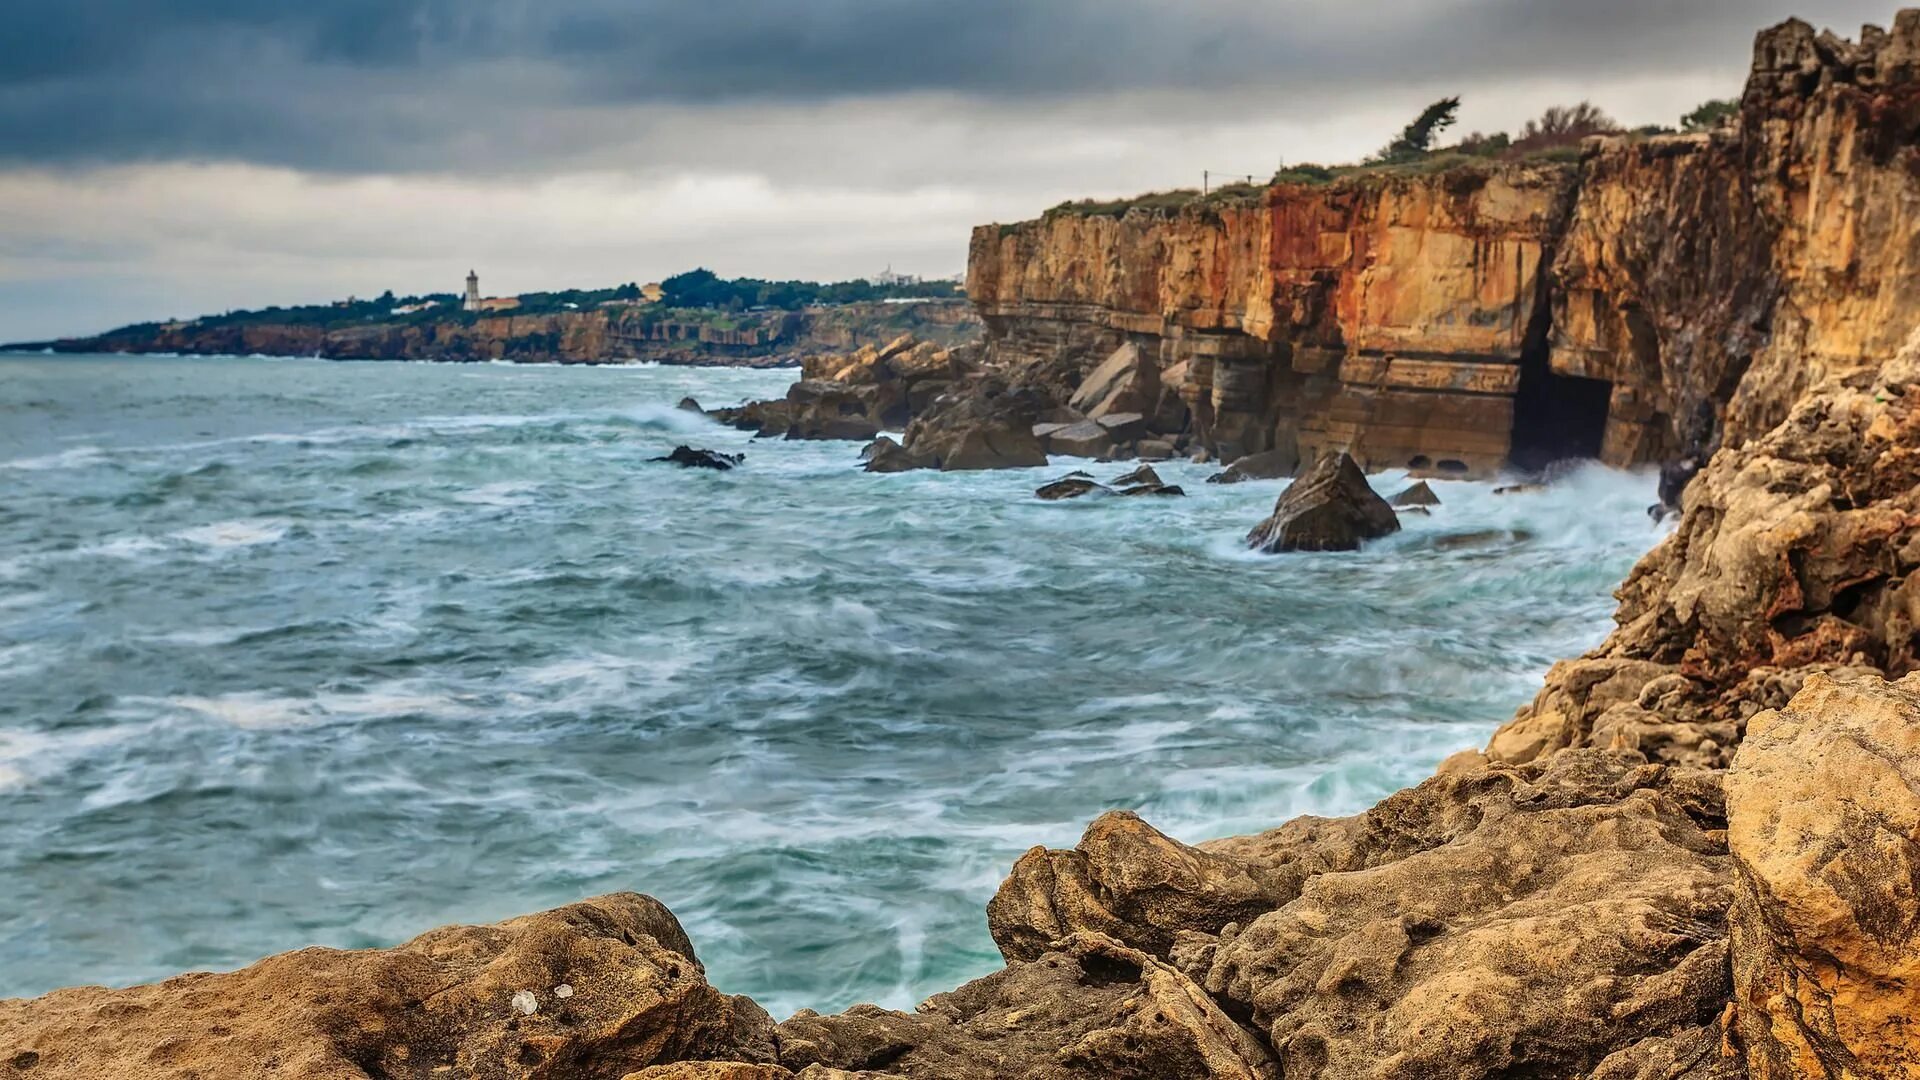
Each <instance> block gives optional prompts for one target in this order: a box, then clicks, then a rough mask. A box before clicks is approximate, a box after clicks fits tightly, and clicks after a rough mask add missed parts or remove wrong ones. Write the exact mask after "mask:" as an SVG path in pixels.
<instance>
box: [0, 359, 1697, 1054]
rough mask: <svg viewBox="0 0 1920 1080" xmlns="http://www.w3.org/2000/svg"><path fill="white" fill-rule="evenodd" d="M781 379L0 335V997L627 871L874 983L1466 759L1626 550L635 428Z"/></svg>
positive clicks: (778, 970) (1647, 481)
mask: <svg viewBox="0 0 1920 1080" xmlns="http://www.w3.org/2000/svg"><path fill="white" fill-rule="evenodd" d="M795 377H796V373H795V372H794V371H790V370H787V371H782V370H773V371H746V370H732V369H723V368H685V367H655V366H631V367H574V366H568V367H547V366H517V365H501V364H491V365H487V364H483V365H455V364H411V363H379V362H367V363H355V362H337V361H323V360H298V359H288V360H268V359H263V358H182V357H124V356H61V357H52V356H39V355H33V356H8V357H0V883H3V885H4V887H0V997H5V996H24V995H35V994H40V993H43V992H45V991H48V990H51V989H54V988H56V987H60V986H67V985H74V984H106V985H112V986H119V985H126V984H131V983H136V982H143V981H149V980H154V979H159V978H163V977H166V976H168V975H172V974H174V973H176V972H180V971H185V970H196V969H214V970H218V969H229V968H234V967H238V966H243V965H245V964H248V963H250V962H252V961H254V960H256V959H259V958H260V957H263V956H266V955H268V954H271V953H275V952H280V951H283V950H287V949H292V948H297V947H301V946H306V945H312V944H322V945H330V946H338V947H345V948H363V947H372V946H386V945H391V944H394V943H397V942H400V941H403V940H405V939H407V938H409V937H411V936H413V935H415V934H418V933H420V932H423V931H425V930H428V929H430V928H433V927H436V926H440V925H443V924H447V923H456V922H488V921H493V920H498V919H502V918H506V917H509V916H513V915H517V914H522V913H527V912H532V911H538V910H542V909H546V908H550V907H554V906H558V905H561V904H565V903H568V902H571V901H574V900H578V899H581V898H584V897H589V896H594V895H597V894H602V893H609V892H615V891H621V890H635V891H639V892H645V893H649V894H651V895H653V896H656V897H658V898H660V899H661V900H663V901H664V902H665V903H666V904H667V905H668V906H670V907H671V908H672V909H673V910H674V911H675V912H676V913H677V914H678V915H679V917H680V919H681V921H682V922H683V923H684V924H685V925H686V927H687V930H688V932H689V934H690V935H691V936H692V939H693V941H694V944H695V946H696V949H697V951H698V952H699V955H700V958H701V960H702V961H703V963H704V964H705V966H706V968H707V973H708V976H709V978H710V979H711V980H712V981H713V982H714V983H715V984H716V985H717V986H719V987H720V988H721V989H723V990H726V991H728V992H731V993H745V994H751V995H753V996H754V997H755V998H756V999H758V1000H759V1001H760V1002H761V1003H762V1004H764V1005H766V1006H767V1007H768V1008H769V1009H770V1010H771V1011H772V1012H773V1013H774V1014H775V1015H776V1017H779V1016H783V1015H785V1014H786V1013H788V1012H791V1011H792V1010H794V1009H798V1008H801V1007H811V1008H815V1009H820V1010H823V1011H825V1010H838V1009H842V1008H845V1007H846V1006H849V1005H851V1004H854V1003H856V1002H866V1001H871V1002H877V1003H880V1004H882V1005H887V1006H891V1007H902V1008H911V1007H912V1005H913V1004H914V1003H915V1002H917V1001H919V1000H921V999H922V998H924V997H926V996H927V995H929V994H931V993H934V992H937V991H940V990H944V989H949V988H951V987H953V986H955V985H957V984H959V983H960V982H962V981H964V980H966V979H969V978H972V977H976V976H979V975H983V974H985V973H987V972H989V971H991V970H994V969H995V968H997V967H998V966H999V962H1000V961H999V958H998V955H997V953H996V952H995V949H994V946H993V943H992V941H991V939H990V938H989V937H988V934H987V928H986V916H985V905H986V902H987V900H988V898H989V897H991V896H992V895H993V892H994V889H995V887H996V886H997V885H998V883H999V882H1000V881H1001V880H1002V878H1003V877H1004V876H1005V874H1006V872H1007V870H1008V868H1009V867H1010V866H1011V865H1012V864H1013V862H1014V860H1015V859H1016V858H1018V857H1019V856H1020V854H1021V853H1022V852H1023V851H1025V850H1026V849H1027V848H1029V847H1031V846H1033V845H1036V844H1041V845H1048V846H1053V847H1070V846H1072V845H1073V844H1074V843H1075V842H1076V840H1077V839H1078V838H1079V836H1080V833H1081V831H1082V829H1083V828H1084V827H1085V825H1086V823H1087V822H1088V821H1090V820H1091V819H1092V818H1094V817H1095V816H1097V815H1099V814H1100V813H1102V812H1103V811H1106V810H1110V809H1115V808H1125V809H1130V810H1135V811H1138V812H1139V813H1140V814H1142V815H1143V816H1144V817H1145V818H1146V819H1147V820H1148V821H1150V822H1152V823H1153V824H1154V825H1156V826H1158V827H1159V828H1160V829H1162V830H1163V831H1165V832H1167V833H1169V834H1170V835H1172V836H1174V837H1177V838H1179V839H1182V840H1186V841H1190V842H1192V841H1200V840H1204V839H1207V838H1211V837H1216V836H1223V835H1231V834H1237V833H1245V832H1253V831H1259V830H1263V829H1268V828H1272V827H1274V826H1277V825H1279V824H1280V823H1282V822H1284V821H1286V820H1287V819H1289V818H1291V817H1294V816H1296V815H1300V814H1351V813H1355V812H1357V811H1360V810H1363V809H1365V808H1366V807H1367V806H1369V805H1370V804H1372V803H1373V802H1375V801H1376V800H1378V799H1380V798H1382V797H1383V796H1385V795H1387V794H1389V793H1391V792H1393V791H1395V790H1396V789H1399V788H1401V787H1403V786H1405V785H1408V784H1413V783H1417V782H1418V781H1420V780H1421V779H1423V778H1424V777H1425V776H1427V775H1428V774H1429V772H1430V771H1431V770H1432V769H1433V767H1434V766H1435V764H1436V763H1438V762H1439V761H1440V760H1441V759H1442V758H1443V757H1445V756H1446V755H1448V754H1450V753H1452V752H1454V751H1457V750H1461V749H1464V748H1470V747H1477V746H1481V745H1483V744H1484V743H1485V741H1486V739H1487V737H1488V736H1489V735H1490V734H1491V733H1492V732H1493V730H1494V729H1495V728H1496V727H1497V726H1498V725H1499V724H1500V723H1501V722H1503V721H1504V720H1506V719H1507V718H1508V717H1510V716H1511V715H1512V713H1513V711H1514V709H1515V708H1516V707H1517V706H1519V705H1521V704H1523V703H1525V702H1526V701H1527V700H1528V699H1529V698H1530V697H1531V696H1532V694H1533V693H1534V692H1535V690H1536V689H1537V688H1538V685H1539V682H1540V678H1541V676H1542V674H1543V673H1544V672H1545V671H1546V669H1547V668H1548V666H1549V665H1550V664H1552V663H1553V662H1554V661H1555V660H1557V659H1561V658H1565V657H1570V656H1574V655H1577V654H1579V653H1581V652H1582V651H1584V650H1586V649H1589V648H1591V647H1592V646H1594V645H1596V644H1597V643H1598V642H1599V641H1600V639H1601V638H1602V637H1603V636H1604V635H1605V632H1606V631H1607V629H1608V628H1609V626H1610V620H1609V616H1610V613H1611V611H1612V609H1613V606H1614V605H1613V600H1612V598H1611V596H1610V592H1611V590H1612V589H1613V588H1614V587H1615V586H1616V585H1617V584H1618V582H1619V581H1620V580H1621V579H1622V578H1623V577H1624V576H1625V574H1626V573H1627V571H1628V570H1629V569H1630V568H1631V566H1632V565H1633V563H1634V561H1635V560H1636V559H1637V558H1638V557H1639V556H1640V555H1641V554H1642V553H1644V552H1645V551H1646V550H1647V549H1648V548H1649V547H1651V546H1652V545H1653V544H1654V543H1655V542H1656V541H1657V540H1658V539H1659V536H1660V533H1659V531H1658V526H1656V525H1654V524H1653V523H1652V522H1651V521H1650V520H1649V518H1648V516H1647V514H1646V513H1645V512H1644V511H1645V507H1646V506H1647V504H1649V503H1650V502H1652V501H1654V489H1655V479H1654V477H1652V476H1650V475H1646V474H1639V473H1624V472H1613V471H1608V470H1605V469H1602V468H1599V467H1597V466H1594V467H1587V468H1583V469H1579V470H1576V471H1573V472H1571V473H1569V474H1568V475H1565V476H1564V477H1562V478H1561V479H1560V480H1559V481H1558V482H1556V483H1555V484H1554V485H1552V486H1551V487H1549V488H1548V489H1546V490H1545V491H1537V492H1523V493H1518V494H1507V495H1496V494H1495V487H1496V486H1497V485H1496V484H1494V483H1468V482H1439V481H1436V482H1434V483H1433V487H1434V489H1435V490H1436V491H1437V492H1438V493H1439V495H1440V498H1441V500H1442V503H1441V505H1440V506H1438V507H1435V508H1434V510H1433V513H1432V515H1431V516H1427V517H1420V516H1412V517H1409V518H1407V519H1406V522H1405V524H1406V529H1405V531H1403V532H1401V533H1400V534H1398V535H1396V536H1393V537H1391V538H1388V539H1386V540H1383V541H1380V542H1376V543H1373V544H1371V545H1369V546H1367V547H1366V548H1365V549H1364V550H1363V551H1360V552H1357V553H1347V554H1312V555H1288V556H1262V555H1256V554H1252V553H1249V552H1248V551H1246V550H1245V548H1244V546H1243V538H1244V536H1245V534H1246V533H1247V531H1248V530H1249V529H1250V528H1251V527H1252V526H1253V525H1254V524H1256V523H1257V522H1259V521H1260V520H1261V519H1262V518H1263V517H1265V516H1266V514H1267V513H1268V512H1269V511H1270V509H1271V508H1272V505H1273V502H1274V499H1275V498H1276V497H1277V496H1278V494H1279V493H1280V491H1281V490H1282V489H1283V487H1284V485H1285V482H1284V481H1266V482H1254V483H1246V484H1240V485H1218V484H1208V483H1206V482H1205V480H1206V478H1207V477H1208V476H1209V475H1211V474H1212V473H1213V472H1214V471H1216V470H1215V469H1214V468H1213V467H1211V466H1207V465H1201V464H1192V463H1188V462H1179V463H1170V464H1161V465H1157V466H1156V468H1157V469H1158V470H1159V471H1160V473H1161V475H1162V476H1163V477H1164V478H1165V480H1166V481H1167V482H1169V483H1173V484H1178V485H1180V486H1182V487H1183V488H1185V490H1186V497H1184V498H1165V499H1120V498H1108V499H1083V500H1078V501H1072V502H1063V503H1048V502H1042V501H1040V500H1038V499H1036V498H1035V497H1034V494H1033V492H1034V488H1035V487H1037V486H1038V485H1039V484H1041V483H1043V482H1045V481H1047V480H1050V479H1053V478H1056V477H1057V476H1060V475H1062V474H1064V473H1066V472H1068V471H1069V470H1072V469H1075V468H1087V469H1090V470H1091V471H1093V473H1094V475H1095V476H1096V477H1098V478H1100V479H1102V480H1105V479H1109V475H1108V474H1118V473H1119V472H1121V471H1123V470H1124V469H1126V468H1128V467H1129V466H1126V465H1120V464H1111V465H1095V464H1091V463H1087V462H1082V461H1070V460H1059V461H1056V462H1055V463H1054V464H1053V465H1051V466H1049V467H1047V468H1044V469H1023V470H1011V471H999V472H984V473H965V474H942V473H936V472H916V473H907V474H898V475H869V474H867V473H864V472H862V471H861V469H860V467H859V464H860V463H859V460H858V451H859V447H858V445H857V444H854V443H845V442H786V441H776V440H759V441H755V440H752V439H751V438H750V437H749V436H748V435H747V434H746V433H743V432H738V431H734V430H731V429H729V428H725V427H722V426H720V425H718V424H715V423H713V422H711V421H709V420H708V419H706V418H705V417H703V416H700V415H698V414H695V413H692V412H688V411H684V410H681V409H679V408H676V403H678V402H679V401H680V399H681V398H682V397H684V396H692V397H694V398H696V399H698V400H699V401H700V402H701V403H703V404H705V405H708V406H715V405H724V404H733V403H739V402H741V401H745V400H748V399H751V398H756V397H765V396H776V395H779V394H781V393H782V392H783V391H784V389H785V387H786V385H787V384H788V383H789V382H791V381H792V380H793V379H794V378H795ZM682 443H685V444H691V445H694V446H698V447H706V448H713V449H718V450H725V451H729V452H741V453H744V454H745V455H746V460H745V463H744V464H743V466H742V467H740V468H739V469H737V470H734V471H731V472H724V473H720V472H711V471H706V470H683V469H680V468H677V467H674V466H671V465H667V464H664V463H660V462H657V461H655V460H654V459H655V458H657V457H659V456H661V455H663V454H665V453H667V452H669V451H670V450H672V449H673V448H674V447H675V446H676V445H677V444H682ZM1372 479H1373V483H1374V485H1375V486H1376V487H1377V488H1378V489H1379V490H1380V491H1382V492H1383V493H1390V492H1392V491H1395V490H1397V489H1398V488H1399V487H1400V486H1401V485H1402V484H1403V483H1404V481H1405V478H1404V476H1402V475H1399V474H1392V473H1389V474H1385V475H1381V476H1376V477H1373V478H1372Z"/></svg>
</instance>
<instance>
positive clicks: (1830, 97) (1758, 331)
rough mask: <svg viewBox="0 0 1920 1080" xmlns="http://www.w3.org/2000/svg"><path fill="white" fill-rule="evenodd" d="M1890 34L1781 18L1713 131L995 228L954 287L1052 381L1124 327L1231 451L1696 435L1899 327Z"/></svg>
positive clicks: (1502, 449)
mask: <svg viewBox="0 0 1920 1080" xmlns="http://www.w3.org/2000/svg"><path fill="white" fill-rule="evenodd" d="M1906 34H1907V28H1906V27H1905V26H1904V24H1903V25H1901V26H1896V28H1895V30H1894V32H1893V33H1891V34H1887V33H1883V32H1880V31H1877V30H1876V31H1871V32H1869V33H1867V34H1865V35H1863V37H1862V39H1861V40H1860V41H1859V42H1849V41H1845V40H1842V39H1840V38H1837V37H1834V36H1831V35H1816V34H1815V33H1814V32H1813V31H1812V30H1811V29H1810V28H1808V27H1806V26H1805V25H1804V24H1793V25H1790V26H1789V27H1786V28H1783V29H1781V30H1779V31H1776V32H1771V33H1769V34H1768V35H1766V36H1765V37H1764V38H1763V39H1762V40H1761V41H1760V43H1759V45H1758V48H1757V49H1756V54H1755V58H1754V70H1753V75H1752V78H1751V80H1750V82H1749V85H1748V88H1747V91H1746V94H1745V97H1744V99H1743V102H1742V107H1741V113H1740V117H1739V122H1738V124H1737V125H1735V126H1733V127H1731V128H1725V129H1722V130H1720V131H1718V132H1715V133H1714V134H1711V135H1697V136H1668V137H1656V138H1651V139H1641V138H1626V137H1622V138H1614V139H1600V140H1595V141H1593V142H1592V143H1590V145H1589V146H1588V147H1587V148H1586V150H1585V152H1584V153H1583V154H1582V155H1581V157H1580V160H1578V161H1577V162H1571V163H1560V164H1554V163H1533V164H1527V163H1516V164H1504V165H1491V164H1490V165H1487V166H1483V167H1468V168H1457V169H1452V170H1448V171H1442V172H1437V173H1418V172H1414V173H1406V172H1401V173H1395V172H1393V171H1381V172H1377V173H1371V174H1362V175H1358V176H1352V177H1347V178H1345V179H1342V180H1339V181H1336V182H1334V183H1331V184H1328V185H1324V186H1301V185H1277V186H1274V187H1271V188H1269V189H1267V190H1265V191H1264V192H1262V193H1261V194H1259V195H1258V196H1257V197H1252V198H1243V199H1241V200H1239V201H1238V202H1237V203H1235V202H1233V201H1225V202H1201V203H1197V204H1195V205H1192V206H1190V207H1188V208H1186V209H1181V210H1174V211H1167V210H1155V209H1147V208H1136V209H1132V210H1128V211H1125V212H1123V213H1117V216H1114V215H1113V214H1112V213H1108V214H1099V215H1093V214H1088V213H1083V212H1080V211H1077V210H1075V209H1073V208H1063V209H1061V210H1057V211H1055V212H1053V213H1051V214H1049V215H1048V216H1047V217H1045V218H1042V219H1040V220H1038V221H1030V222H1025V223H1021V224H1018V225H1011V226H1002V225H993V226H983V227H981V228H980V229H977V230H976V231H975V232H974V236H973V241H972V252H971V258H970V260H969V273H968V292H969V294H970V296H971V297H972V299H973V301H974V303H975V304H976V305H977V306H978V307H979V309H980V313H981V315H982V317H983V318H985V320H986V322H987V326H988V333H989V341H990V344H991V347H992V350H993V353H994V354H995V355H996V356H998V357H1002V358H1005V359H1006V360H1007V361H1008V362H1010V363H1014V364H1021V365H1026V366H1029V367H1032V368H1034V369H1035V370H1036V371H1037V372H1039V373H1040V376H1039V377H1040V378H1042V379H1043V380H1044V379H1051V380H1053V381H1055V382H1058V383H1063V384H1065V385H1066V386H1068V387H1071V385H1072V384H1073V383H1074V381H1075V380H1076V379H1077V378H1078V377H1079V376H1080V375H1081V374H1084V373H1085V372H1088V371H1091V370H1092V369H1093V368H1094V367H1095V366H1097V365H1098V364H1099V363H1100V362H1102V361H1103V360H1105V359H1106V358H1107V357H1108V355H1109V354H1111V353H1112V352H1113V351H1114V349H1116V348H1117V347H1119V346H1120V345H1122V344H1127V343H1132V344H1134V345H1136V346H1138V347H1140V348H1141V349H1143V351H1145V352H1147V353H1148V354H1150V355H1153V356H1155V357H1157V358H1158V362H1159V365H1160V367H1161V369H1162V370H1163V371H1164V372H1166V373H1168V375H1169V376H1170V378H1171V379H1172V380H1173V381H1176V382H1178V383H1179V384H1180V385H1181V387H1182V392H1183V394H1184V396H1185V397H1186V399H1187V400H1188V402H1189V404H1190V406H1191V409H1192V420H1191V423H1192V426H1193V427H1194V428H1195V429H1197V430H1200V431H1202V432H1204V433H1205V434H1206V435H1207V437H1208V439H1209V441H1210V442H1212V443H1213V444H1214V445H1215V449H1216V450H1217V451H1218V452H1220V453H1221V455H1222V456H1224V457H1228V458H1232V457H1235V456H1238V455H1239V454H1242V453H1252V452H1257V451H1261V450H1267V449H1280V450H1282V451H1285V452H1288V453H1290V454H1292V455H1293V456H1295V457H1296V458H1298V459H1302V460H1309V459H1312V458H1313V457H1315V456H1317V455H1318V454H1319V453H1321V452H1323V451H1326V450H1329V449H1345V450H1348V451H1349V452H1351V453H1352V454H1353V455H1354V456H1355V457H1356V458H1357V459H1359V460H1360V461H1361V463H1362V464H1363V465H1366V466H1368V467H1370V468H1396V467H1413V468H1416V469H1426V470H1433V471H1437V472H1445V473H1453V474H1456V475H1458V474H1469V473H1471V474H1484V473H1488V472H1491V471H1494V470H1497V469H1498V468H1500V467H1502V466H1504V465H1507V464H1509V463H1512V464H1518V465H1521V466H1529V467H1530V466H1537V465H1540V464H1544V463H1546V462H1548V461H1551V460H1553V459H1556V458H1560V457H1568V456H1583V457H1597V458H1599V459H1601V460H1603V461H1606V462H1609V463H1611V464H1616V465H1635V464H1642V463H1649V462H1663V461H1670V460H1674V459H1677V458H1680V457H1683V456H1686V455H1688V454H1703V453H1704V452H1706V451H1709V450H1711V448H1713V447H1714V446H1717V445H1719V444H1720V442H1721V441H1722V440H1723V439H1724V438H1728V437H1731V438H1735V439H1743V438H1751V437H1753V436H1755V435H1758V434H1760V433H1762V432H1764V431H1766V430H1767V429H1768V428H1770V427H1771V426H1772V425H1774V424H1776V423H1778V422H1779V421H1780V420H1781V419H1782V418H1783V417H1784V416H1785V414H1786V408H1787V406H1788V405H1789V404H1790V403H1791V401H1792V400H1793V398H1794V397H1795V396H1796V395H1797V394H1798V393H1799V392H1800V391H1802V390H1804V389H1805V388H1806V387H1807V386H1809V385H1810V384H1811V383H1812V382H1813V381H1815V380H1817V379H1818V378H1819V377H1820V376H1822V375H1824V374H1827V373H1830V372H1840V371H1847V370H1853V369H1857V368H1860V367H1862V366H1867V365H1871V364H1872V363H1875V362H1876V360H1877V359H1878V358H1884V357H1886V356H1889V355H1891V354H1892V353H1893V352H1894V351H1895V350H1896V349H1897V348H1898V347H1899V345H1900V343H1901V342H1902V340H1903V339H1904V337H1905V330H1906V327H1907V325H1908V322H1907V321H1906V320H1905V318H1904V316H1905V315H1906V313H1909V312H1911V311H1913V310H1914V304H1915V302H1916V300H1920V297H1917V296H1916V295H1915V292H1916V290H1917V289H1920V277H1916V275H1914V274H1913V273H1912V272H1911V270H1912V267H1913V261H1914V259H1915V257H1916V252H1915V250H1914V242H1913V239H1912V237H1913V236H1914V226H1915V224H1916V220H1915V216H1914V215H1915V212H1916V208H1915V204H1914V200H1915V198H1916V189H1915V186H1914V184H1913V182H1912V177H1911V176H1910V175H1909V174H1908V173H1907V172H1906V169H1905V167H1904V166H1903V165H1902V164H1901V163H1902V162H1903V161H1904V155H1905V153H1906V152H1907V150H1908V148H1909V147H1910V145H1911V140H1912V135H1913V127H1914V125H1915V123H1916V122H1917V121H1920V115H1917V114H1916V110H1917V109H1920V104H1917V103H1916V100H1915V91H1914V89H1913V85H1912V68H1913V65H1914V63H1915V59H1914V58H1913V57H1912V56H1911V55H1909V50H1911V49H1912V48H1913V44H1912V42H1911V41H1909V40H1907V37H1906Z"/></svg>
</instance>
